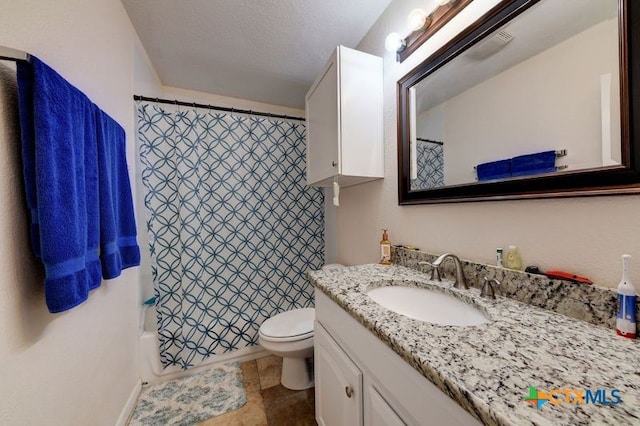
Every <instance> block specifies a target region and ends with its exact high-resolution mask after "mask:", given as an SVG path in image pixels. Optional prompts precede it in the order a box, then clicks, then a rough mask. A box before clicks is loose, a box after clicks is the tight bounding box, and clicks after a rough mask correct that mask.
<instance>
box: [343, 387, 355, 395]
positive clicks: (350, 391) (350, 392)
mask: <svg viewBox="0 0 640 426" xmlns="http://www.w3.org/2000/svg"><path fill="white" fill-rule="evenodd" d="M344 392H345V393H346V394H347V398H351V397H352V396H353V389H352V388H351V386H345V388H344Z"/></svg>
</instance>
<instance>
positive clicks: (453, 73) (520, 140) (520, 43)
mask: <svg viewBox="0 0 640 426" xmlns="http://www.w3.org/2000/svg"><path fill="white" fill-rule="evenodd" d="M617 13H618V3H617V0H544V1H541V2H539V3H538V4H536V5H534V6H532V7H531V8H529V9H528V10H526V11H525V12H524V13H522V14H521V15H519V16H517V17H516V18H515V19H513V20H512V21H510V22H508V23H507V24H506V25H504V26H503V27H501V28H499V29H497V30H496V31H494V32H493V33H492V34H489V35H488V36H487V37H484V38H483V39H482V40H481V41H479V42H478V43H476V44H475V45H473V46H471V47H470V48H469V49H467V50H466V51H465V52H463V53H461V54H460V55H458V56H457V57H456V58H455V59H454V60H452V61H451V62H449V63H447V64H446V65H444V66H443V67H442V68H440V69H438V70H437V71H435V72H434V73H432V74H430V75H428V76H427V77H426V78H424V79H423V80H421V81H419V82H418V83H417V84H416V85H414V86H413V87H411V88H410V89H409V105H410V111H411V115H410V123H409V124H410V137H411V141H410V142H411V152H410V158H411V190H412V191H415V190H424V189H434V188H441V187H444V186H451V185H468V184H470V183H474V182H490V181H501V180H509V179H515V178H521V177H523V176H532V175H536V176H538V175H545V174H561V173H567V172H571V171H575V170H584V169H593V168H599V167H606V166H615V165H619V164H621V162H622V159H621V156H622V154H621V125H620V82H619V56H618V55H619V53H618V46H619V43H618V15H617Z"/></svg>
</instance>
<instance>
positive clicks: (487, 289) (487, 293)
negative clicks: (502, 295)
mask: <svg viewBox="0 0 640 426" xmlns="http://www.w3.org/2000/svg"><path fill="white" fill-rule="evenodd" d="M492 282H494V283H496V285H500V281H498V280H497V279H495V278H491V279H489V278H487V277H484V285H483V286H482V290H480V296H481V297H487V298H489V299H495V298H496V293H495V291H494V289H493V286H492V285H491V283H492Z"/></svg>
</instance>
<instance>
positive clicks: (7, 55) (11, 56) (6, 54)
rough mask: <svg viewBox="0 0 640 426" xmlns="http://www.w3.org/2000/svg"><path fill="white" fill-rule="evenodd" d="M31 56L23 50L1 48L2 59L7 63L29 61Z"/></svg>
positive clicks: (0, 56) (0, 55) (0, 57)
mask: <svg viewBox="0 0 640 426" xmlns="http://www.w3.org/2000/svg"><path fill="white" fill-rule="evenodd" d="M29 56H30V55H29V54H28V53H27V52H23V51H22V50H18V49H13V48H11V47H6V46H0V59H2V60H6V61H28V60H29Z"/></svg>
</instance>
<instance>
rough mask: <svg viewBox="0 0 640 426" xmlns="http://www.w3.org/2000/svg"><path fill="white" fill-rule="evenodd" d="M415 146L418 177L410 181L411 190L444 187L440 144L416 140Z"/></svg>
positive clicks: (442, 154)
mask: <svg viewBox="0 0 640 426" xmlns="http://www.w3.org/2000/svg"><path fill="white" fill-rule="evenodd" d="M417 142H418V143H417V145H416V154H417V161H416V163H417V171H418V177H417V179H414V180H412V181H411V190H412V191H416V190H420V189H431V188H440V187H441V186H444V151H443V146H442V143H441V142H437V141H429V140H418V141H417Z"/></svg>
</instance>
